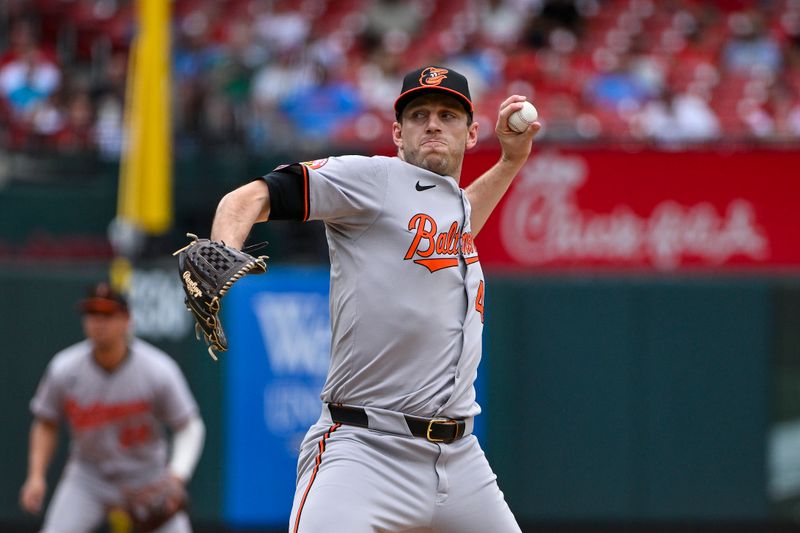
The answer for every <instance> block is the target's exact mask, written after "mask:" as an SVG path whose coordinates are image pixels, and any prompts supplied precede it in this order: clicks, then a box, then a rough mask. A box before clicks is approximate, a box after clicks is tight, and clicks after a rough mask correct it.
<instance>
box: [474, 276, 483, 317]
mask: <svg viewBox="0 0 800 533" xmlns="http://www.w3.org/2000/svg"><path fill="white" fill-rule="evenodd" d="M475 310H476V311H477V312H479V313H480V314H481V324H483V280H481V282H480V284H479V285H478V295H477V296H476V297H475Z"/></svg>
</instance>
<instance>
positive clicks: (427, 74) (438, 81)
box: [394, 66, 474, 118]
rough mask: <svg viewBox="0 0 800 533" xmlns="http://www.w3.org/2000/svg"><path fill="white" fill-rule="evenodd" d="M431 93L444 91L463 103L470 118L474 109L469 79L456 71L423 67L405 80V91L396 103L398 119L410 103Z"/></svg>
mask: <svg viewBox="0 0 800 533" xmlns="http://www.w3.org/2000/svg"><path fill="white" fill-rule="evenodd" d="M430 91H443V92H445V93H447V94H450V95H451V96H454V97H456V99H457V100H458V101H459V102H461V104H462V105H463V106H464V109H466V110H467V113H469V115H470V116H472V112H473V111H474V108H473V106H472V99H471V97H470V95H469V84H468V83H467V78H465V77H464V76H463V75H462V74H459V73H458V72H456V71H455V70H452V69H448V68H444V67H433V66H431V67H422V68H420V69H417V70H415V71H413V72H409V73H408V74H406V76H405V78H403V89H402V91H400V96H398V97H397V100H395V102H394V111H395V113H396V114H397V117H398V118H399V117H400V114H401V113H402V112H403V109H404V108H405V107H406V105H408V103H409V102H410V101H411V100H413V99H414V98H416V97H417V96H420V95H422V94H425V93H427V92H430Z"/></svg>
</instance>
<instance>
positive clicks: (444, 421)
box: [425, 418, 458, 442]
mask: <svg viewBox="0 0 800 533" xmlns="http://www.w3.org/2000/svg"><path fill="white" fill-rule="evenodd" d="M437 422H438V423H440V424H452V425H454V426H455V425H457V424H458V420H450V419H449V418H431V419H430V420H429V421H428V432H427V433H426V435H425V438H426V439H427V440H428V442H446V441H447V440H448V439H437V438H434V437H432V436H431V431H432V430H433V424H435V423H437ZM449 440H450V442H452V441H453V440H454V439H449Z"/></svg>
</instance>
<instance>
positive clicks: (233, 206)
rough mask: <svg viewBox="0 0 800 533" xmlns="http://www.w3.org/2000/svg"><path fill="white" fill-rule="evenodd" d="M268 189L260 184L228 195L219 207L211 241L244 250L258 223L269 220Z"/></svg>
mask: <svg viewBox="0 0 800 533" xmlns="http://www.w3.org/2000/svg"><path fill="white" fill-rule="evenodd" d="M269 207H270V203H269V189H268V188H267V184H266V183H264V182H263V181H261V180H257V181H253V182H250V183H248V184H247V185H244V186H242V187H239V188H238V189H236V190H234V191H231V192H229V193H228V194H226V195H225V196H224V197H223V198H222V200H220V202H219V205H218V206H217V212H216V214H215V215H214V223H213V225H212V226H211V239H212V240H215V241H222V242H224V243H225V244H227V245H228V246H233V247H234V248H239V249H241V247H242V245H243V244H244V241H245V240H246V239H247V236H248V235H249V234H250V230H251V229H253V225H254V224H255V223H257V222H263V221H265V220H267V219H268V218H269V211H270V209H269Z"/></svg>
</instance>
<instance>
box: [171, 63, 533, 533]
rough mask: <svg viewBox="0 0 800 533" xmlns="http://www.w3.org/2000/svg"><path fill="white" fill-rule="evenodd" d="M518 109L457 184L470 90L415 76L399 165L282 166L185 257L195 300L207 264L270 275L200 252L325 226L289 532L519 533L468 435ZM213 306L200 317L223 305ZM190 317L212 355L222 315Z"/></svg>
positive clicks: (232, 197)
mask: <svg viewBox="0 0 800 533" xmlns="http://www.w3.org/2000/svg"><path fill="white" fill-rule="evenodd" d="M525 101H526V99H525V97H523V96H519V95H513V96H510V97H509V98H508V99H506V100H505V101H504V102H503V104H502V105H501V106H500V109H499V113H498V118H497V123H496V125H495V132H496V135H497V138H498V139H499V141H500V146H501V149H502V156H501V157H500V159H499V161H498V162H497V163H496V164H495V165H494V166H493V167H492V168H491V169H489V170H488V171H487V172H485V173H484V174H483V175H482V176H481V177H480V178H478V179H477V180H476V181H475V182H474V183H473V184H471V185H470V186H469V187H467V188H466V189H462V188H461V187H460V186H459V179H460V176H461V170H462V164H463V161H464V153H465V151H466V150H468V149H470V148H472V147H473V146H475V144H476V143H477V139H478V123H477V122H475V121H473V112H474V109H473V104H472V100H471V97H470V93H469V87H468V83H467V80H466V78H465V77H464V76H462V75H461V74H459V73H457V72H455V71H453V70H452V69H448V68H446V67H440V66H427V67H423V68H420V69H418V70H416V71H413V72H410V73H408V74H407V75H406V76H405V78H404V81H403V86H402V89H401V92H400V95H399V97H398V98H397V101H396V102H395V105H394V110H395V113H396V122H394V123H393V126H392V136H393V140H394V144H395V145H396V146H397V155H396V156H395V157H379V156H375V157H362V156H342V157H330V158H327V159H320V160H316V161H310V162H305V163H294V164H289V165H284V166H281V167H278V168H276V169H275V170H274V171H272V172H270V173H269V174H267V175H265V176H263V177H262V178H260V179H258V180H255V181H253V182H251V183H249V184H247V185H244V186H242V187H240V188H238V189H236V190H234V191H232V192H230V193H228V194H227V195H226V196H225V197H224V198H223V199H222V201H221V202H220V204H219V206H218V208H217V212H216V216H215V218H214V223H213V227H212V232H211V239H210V240H203V241H202V242H200V241H195V242H194V243H192V244H191V245H190V246H189V247H188V249H185V250H183V251H181V260H182V261H181V276H182V278H183V279H184V285H185V287H186V290H187V299H191V298H193V297H196V296H192V294H194V295H197V293H201V294H205V292H204V291H203V290H202V289H200V288H198V287H202V286H206V285H208V286H211V287H213V286H221V285H222V284H221V282H219V281H218V282H216V283H206V282H205V281H203V279H202V278H203V276H205V275H206V274H207V273H208V271H209V268H210V267H209V261H208V260H206V259H205V257H212V258H215V259H214V261H212V262H213V263H214V264H223V266H222V267H220V270H223V271H227V272H230V271H232V270H237V271H238V272H247V271H250V269H252V268H254V267H252V265H253V264H258V265H259V266H257V267H255V271H258V272H262V271H264V270H265V265H262V264H260V263H258V261H262V260H263V258H259V259H258V260H254V258H251V260H250V261H244V262H243V263H241V264H242V267H241V268H239V269H237V268H233V269H231V266H230V265H228V264H227V262H226V261H219V260H218V259H216V258H218V256H219V255H220V253H221V252H219V251H217V250H214V249H209V247H212V248H213V247H221V248H222V249H223V250H224V249H225V248H228V249H230V250H232V252H230V254H228V256H229V257H234V255H231V254H235V253H241V252H240V250H239V249H240V248H241V246H242V245H243V243H244V241H245V239H246V238H247V236H248V234H249V232H250V230H251V228H252V226H253V224H254V223H256V222H262V221H267V220H298V221H306V220H322V221H323V222H324V223H325V229H326V234H327V240H328V246H329V251H330V262H331V274H330V276H331V296H330V298H331V301H330V305H331V320H332V345H331V362H330V369H329V372H328V376H327V381H326V383H325V385H324V388H323V390H322V399H323V402H324V408H323V410H322V413H321V415H320V418H319V421H318V422H317V423H316V424H315V425H314V426H312V427H311V428H310V430H309V431H308V433H307V435H306V437H305V440H304V441H303V443H302V447H301V450H300V458H299V462H298V470H297V473H298V475H297V490H296V494H295V498H294V505H293V509H292V513H291V519H290V524H289V528H290V531H291V532H293V533H300V532H302V533H316V532H320V531H330V532H334V531H335V532H341V533H368V532H370V533H371V532H377V531H387V532H388V531H393V532H394V531H409V530H421V529H424V530H434V531H438V532H442V533H486V532H488V531H491V532H493V533H498V532H519V531H520V529H519V526H518V525H517V522H516V520H515V519H514V516H513V515H512V513H511V511H510V509H509V507H508V505H507V504H506V502H505V500H504V497H503V494H502V492H501V491H500V489H499V488H498V485H497V482H496V478H495V475H494V473H493V472H492V470H491V468H490V466H489V464H488V462H487V460H486V457H485V456H484V454H483V451H482V450H481V447H480V445H479V443H478V440H477V439H476V438H475V436H474V435H472V428H473V420H474V417H475V416H477V415H478V414H479V413H480V407H479V406H478V404H477V403H476V401H475V389H474V386H473V385H474V381H475V378H476V374H477V368H478V363H479V361H480V357H481V335H482V330H483V322H484V313H485V309H486V302H487V299H486V298H487V287H486V282H485V280H484V277H483V272H482V270H481V264H480V260H479V255H478V248H477V246H476V239H475V238H476V236H477V234H478V232H479V231H480V230H481V228H482V227H483V225H484V223H485V222H486V220H487V218H488V217H489V215H490V214H491V212H492V210H493V209H494V207H495V206H496V205H497V203H498V202H499V201H500V199H501V197H502V196H503V194H504V193H505V191H506V190H507V189H508V187H509V185H510V184H511V181H512V180H513V178H514V176H515V175H516V174H517V173H518V172H519V170H520V169H521V167H522V165H523V164H524V163H525V161H526V160H527V158H528V157H529V155H530V151H531V146H532V141H533V138H534V135H535V134H536V132H538V131H539V129H540V128H541V124H540V123H539V122H533V123H532V124H530V125H529V126H527V127H526V128H524V129H523V128H520V129H522V131H520V132H517V131H514V130H513V129H511V128H510V127H509V124H508V120H509V117H510V116H511V115H512V114H513V113H515V112H517V111H518V110H520V109H522V108H523V103H524V102H525ZM212 243H216V244H212ZM223 243H224V244H223ZM193 249H197V250H206V251H205V252H203V253H199V254H194V255H192V253H193V252H192V250H193ZM193 258H195V259H193ZM254 261H255V262H254ZM242 269H244V270H242ZM211 270H213V268H211ZM195 278H201V279H200V280H198V279H195ZM237 279H238V278H237ZM187 280H188V281H187ZM234 281H235V280H234ZM225 286H226V287H229V286H230V283H226V284H225ZM210 298H211V301H212V304H211V305H210V306H209V305H206V306H205V307H210V308H212V309H218V307H219V299H218V297H217V295H213V294H212V295H211V296H210ZM195 307H197V304H196V303H194V304H192V305H190V309H193V308H195ZM198 318H200V319H201V320H202V321H203V322H205V324H200V325H199V327H200V328H201V329H202V330H203V332H205V333H206V337H205V338H206V341H207V342H208V343H209V345H210V346H211V347H212V348H214V349H216V350H224V349H225V343H224V342H222V341H224V335H221V326H220V324H219V323H218V321H217V320H216V318H215V317H212V319H211V320H208V319H206V318H203V317H201V316H200V315H198ZM212 326H213V327H212Z"/></svg>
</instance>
